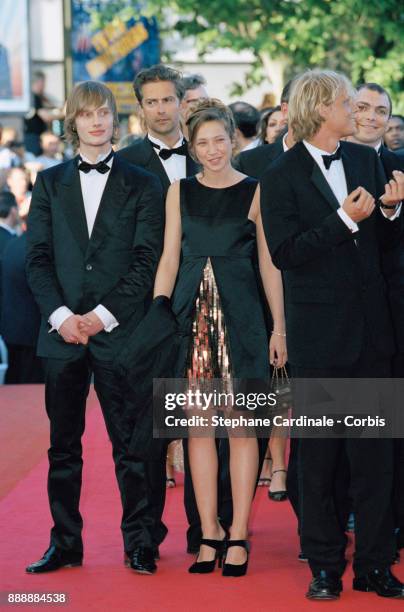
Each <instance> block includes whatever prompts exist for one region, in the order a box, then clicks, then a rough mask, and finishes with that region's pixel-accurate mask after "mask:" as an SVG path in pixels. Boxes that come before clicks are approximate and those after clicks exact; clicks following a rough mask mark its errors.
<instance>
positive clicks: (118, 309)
mask: <svg viewBox="0 0 404 612" xmlns="http://www.w3.org/2000/svg"><path fill="white" fill-rule="evenodd" d="M117 128H118V115H117V110H116V105H115V100H114V98H113V95H112V94H111V92H110V91H109V90H108V88H107V87H105V86H104V85H102V84H101V83H96V82H93V81H89V82H85V83H81V84H80V85H77V86H76V87H75V88H74V89H73V91H72V93H71V94H70V96H69V98H68V100H67V106H66V120H65V133H66V135H67V137H68V138H69V140H70V141H71V142H72V144H73V145H74V146H78V147H79V150H80V155H79V156H76V157H75V158H74V159H73V160H71V161H68V162H66V163H63V164H60V165H58V166H55V167H53V168H50V169H48V170H45V171H44V172H42V173H40V174H39V175H38V178H37V181H36V183H35V187H34V192H33V196H32V203H31V208H30V213H29V218H28V232H27V274H28V281H29V284H30V286H31V289H32V292H33V294H34V297H35V299H36V301H37V303H38V305H39V308H40V311H41V314H42V324H41V330H40V334H39V342H38V354H39V356H41V357H43V358H44V362H45V377H46V410H47V413H48V416H49V419H50V427H51V447H50V449H49V452H48V455H49V477H48V494H49V502H50V509H51V513H52V518H53V521H54V526H53V528H52V531H51V539H50V547H49V549H48V550H47V551H46V553H45V555H44V556H43V558H42V559H41V560H39V561H37V562H36V563H33V564H32V565H30V566H28V568H27V572H29V573H40V572H45V571H52V570H57V569H59V568H60V567H66V566H72V565H81V563H82V556H83V544H82V538H81V531H82V518H81V515H80V512H79V499H80V490H81V472H82V457H81V455H82V448H81V436H82V434H83V432H84V427H85V405H86V399H87V395H88V391H89V387H90V381H91V377H92V375H94V386H95V390H96V393H97V396H98V399H99V401H100V404H101V409H102V411H103V415H104V419H105V422H106V426H107V430H108V434H109V438H110V440H111V442H112V450H113V458H114V462H115V471H116V475H117V480H118V485H119V489H120V493H121V500H122V506H123V516H122V523H121V529H122V534H123V540H124V550H125V553H126V555H127V557H128V558H127V564H128V565H130V567H131V568H132V569H134V570H135V571H137V572H139V573H152V572H154V571H155V569H156V565H155V562H154V551H153V539H152V532H153V529H154V521H153V512H152V504H151V496H150V493H149V485H148V482H147V474H146V469H145V465H144V463H143V462H142V461H141V460H139V459H137V458H136V457H134V456H132V455H131V454H130V452H129V444H130V440H131V435H132V429H133V419H134V418H135V417H134V415H131V414H125V412H124V406H125V402H124V399H125V397H124V396H125V384H124V383H125V381H124V380H120V379H119V378H118V377H117V375H116V373H115V370H114V368H113V360H114V357H115V355H116V353H117V352H118V351H119V350H120V347H121V345H122V343H123V342H125V339H126V338H127V337H128V335H129V334H130V332H131V331H132V330H133V329H134V328H135V327H136V325H137V324H138V322H139V321H140V320H141V318H142V316H143V315H144V312H145V309H146V305H145V302H146V298H147V295H148V293H149V292H150V290H151V288H152V286H153V280H154V275H155V271H156V266H157V263H158V259H159V255H160V250H161V245H162V233H163V201H162V194H161V187H160V185H159V184H158V181H157V180H156V178H155V177H154V176H153V175H151V174H150V173H147V172H145V171H144V170H142V169H140V168H136V167H134V166H132V165H130V164H128V163H127V162H126V161H125V160H124V159H122V158H119V157H116V156H114V154H113V151H112V148H111V143H112V141H113V138H114V136H115V133H116V131H117Z"/></svg>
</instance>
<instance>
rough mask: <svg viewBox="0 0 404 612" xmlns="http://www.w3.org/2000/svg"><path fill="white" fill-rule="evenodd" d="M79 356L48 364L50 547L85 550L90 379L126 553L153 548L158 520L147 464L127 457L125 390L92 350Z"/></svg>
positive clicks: (55, 360)
mask: <svg viewBox="0 0 404 612" xmlns="http://www.w3.org/2000/svg"><path fill="white" fill-rule="evenodd" d="M77 353H78V356H77V358H73V359H69V360H65V359H47V360H45V376H46V381H45V382H46V386H45V393H46V410H47V414H48V417H49V420H50V444H51V445H50V448H49V451H48V457H49V475H48V495H49V504H50V510H51V514H52V518H53V521H54V526H53V528H52V530H51V544H53V545H55V546H57V547H58V548H61V549H64V550H71V551H76V552H81V551H82V549H83V543H82V538H81V532H82V526H83V521H82V517H81V515H80V511H79V501H80V492H81V479H82V466H83V461H82V445H81V437H82V435H83V432H84V428H85V408H86V399H87V396H88V392H89V387H90V380H91V375H92V374H94V387H95V391H96V393H97V397H98V399H99V402H100V404H101V409H102V413H103V416H104V420H105V424H106V427H107V431H108V435H109V438H110V440H111V443H112V455H113V459H114V463H115V473H116V477H117V480H118V485H119V490H120V494H121V501H122V509H123V514H122V522H121V530H122V535H123V541H124V549H125V551H126V552H131V551H132V550H133V549H134V548H136V547H137V546H147V547H151V546H152V535H151V534H152V531H153V527H154V519H153V513H152V504H151V500H150V494H149V485H148V480H147V474H146V468H145V464H144V463H143V462H141V461H137V460H134V459H133V457H131V455H130V454H129V451H128V448H129V442H130V439H131V435H132V430H131V428H130V426H129V425H128V423H129V422H130V417H128V415H126V414H125V413H124V401H123V400H124V390H123V389H122V382H121V381H120V382H118V381H117V379H116V376H115V373H114V371H113V369H112V365H111V364H110V363H109V362H101V361H97V360H96V359H95V358H94V357H93V356H92V355H91V354H90V352H89V351H88V350H86V351H83V350H82V348H81V347H80V348H79V347H78V349H77Z"/></svg>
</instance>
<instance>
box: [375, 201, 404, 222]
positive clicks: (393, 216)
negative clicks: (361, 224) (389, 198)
mask: <svg viewBox="0 0 404 612" xmlns="http://www.w3.org/2000/svg"><path fill="white" fill-rule="evenodd" d="M401 204H402V203H401V202H400V204H399V205H398V206H397V209H396V212H395V213H394V215H392V216H391V217H388V216H387V215H386V213H385V212H384V210H383V208H380V210H381V212H382V215H383V217H386V219H389V221H394V219H397V217H398V215H399V214H400V212H401Z"/></svg>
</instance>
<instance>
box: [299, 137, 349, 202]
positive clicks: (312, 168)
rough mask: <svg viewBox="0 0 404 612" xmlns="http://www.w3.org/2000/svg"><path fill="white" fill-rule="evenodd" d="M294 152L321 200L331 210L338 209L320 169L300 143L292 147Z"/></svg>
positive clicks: (335, 199)
mask: <svg viewBox="0 0 404 612" xmlns="http://www.w3.org/2000/svg"><path fill="white" fill-rule="evenodd" d="M293 149H294V150H296V153H298V155H299V156H300V158H301V159H302V161H303V163H304V166H305V168H306V171H307V172H309V173H310V180H311V182H312V183H313V184H314V185H315V187H316V188H317V189H318V191H319V192H320V193H321V195H322V196H323V198H324V199H325V200H326V201H327V203H328V204H329V205H330V206H331V208H332V209H333V210H338V209H339V207H340V206H339V202H338V200H337V198H336V197H335V195H334V193H333V191H332V189H331V187H330V186H329V184H328V183H327V181H326V179H325V176H324V174H323V173H322V172H321V170H320V167H319V166H318V164H317V163H316V162H315V161H314V159H313V158H312V156H311V155H310V153H309V152H308V150H307V149H306V147H305V146H304V144H303V143H302V142H298V143H297V144H295V146H294V147H293Z"/></svg>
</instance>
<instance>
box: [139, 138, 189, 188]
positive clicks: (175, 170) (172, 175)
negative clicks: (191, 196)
mask: <svg viewBox="0 0 404 612" xmlns="http://www.w3.org/2000/svg"><path fill="white" fill-rule="evenodd" d="M147 137H148V139H149V140H150V141H151V142H154V144H156V145H158V146H159V148H158V149H157V148H156V149H155V148H154V147H153V149H154V153H155V155H157V157H158V158H159V160H160V161H161V163H162V164H163V167H164V170H165V171H166V173H167V176H168V178H169V181H170V183H174V182H175V181H179V180H180V179H182V178H186V176H187V158H186V156H185V155H177V154H176V153H174V154H173V155H171V157H169V158H168V159H161V157H160V156H159V150H160V149H170V147H167V145H166V144H165V143H164V142H163V141H162V140H159V139H158V138H155V137H154V136H151V135H150V134H148V135H147ZM183 142H184V136H183V135H182V134H181V135H180V138H179V140H178V141H177V142H176V143H175V145H174V146H173V147H171V148H172V149H176V148H177V147H180V146H181V145H182V143H183Z"/></svg>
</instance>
